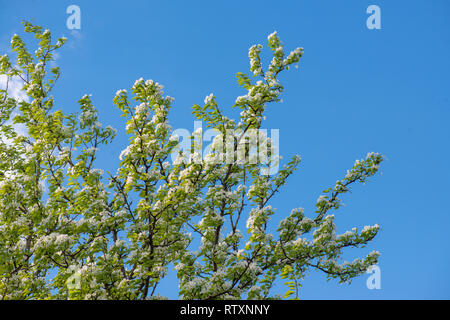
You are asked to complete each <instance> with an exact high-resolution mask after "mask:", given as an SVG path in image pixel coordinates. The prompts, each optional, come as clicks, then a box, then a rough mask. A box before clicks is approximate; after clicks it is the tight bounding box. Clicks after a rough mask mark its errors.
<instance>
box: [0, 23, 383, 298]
mask: <svg viewBox="0 0 450 320" xmlns="http://www.w3.org/2000/svg"><path fill="white" fill-rule="evenodd" d="M24 26H25V32H26V33H29V34H32V35H34V37H35V39H36V40H37V43H38V48H37V50H36V51H35V52H34V53H30V51H29V50H28V49H27V45H26V44H25V42H24V41H23V40H22V38H21V37H20V36H19V35H14V36H13V37H12V40H11V48H12V50H13V52H14V54H13V55H14V59H13V58H12V57H9V56H8V55H6V54H5V55H3V56H0V75H1V76H2V77H4V79H6V80H5V84H6V87H4V88H1V90H0V297H1V298H2V299H156V298H162V297H161V296H160V295H159V293H158V284H159V283H160V281H161V279H163V278H164V277H165V276H166V275H167V274H168V272H176V275H177V278H178V281H179V287H178V293H179V297H180V298H183V299H247V298H248V299H270V298H280V297H278V296H276V295H274V294H273V293H272V289H273V285H274V283H275V281H277V279H280V278H281V279H284V280H282V281H284V282H285V284H286V285H287V289H286V290H287V291H286V293H285V295H284V296H281V298H298V297H299V293H298V290H299V287H300V284H301V281H302V280H303V279H304V277H305V276H306V274H307V272H308V270H313V269H317V270H320V271H322V272H324V273H326V274H327V276H328V277H329V278H336V279H338V281H340V282H348V281H351V279H352V278H354V277H356V276H358V275H360V274H362V273H364V272H366V270H367V268H368V267H369V266H371V265H373V264H376V263H377V261H378V257H379V253H378V252H371V253H369V254H368V255H366V256H365V257H363V258H360V259H355V260H354V261H351V262H346V261H343V259H342V254H343V251H344V249H345V248H348V247H364V246H365V245H366V244H367V243H369V242H370V241H371V240H372V239H373V238H374V237H375V235H376V234H377V232H378V230H379V226H378V225H377V224H376V225H374V226H366V227H364V228H363V229H362V230H358V229H357V228H353V229H352V230H351V231H347V232H345V233H343V234H337V232H336V225H335V222H334V219H335V217H334V215H333V214H332V211H333V210H336V209H339V207H340V205H341V199H340V197H341V195H343V194H345V193H347V192H349V190H350V187H351V186H352V185H353V184H354V183H357V182H362V183H364V182H366V179H368V178H369V177H371V176H373V175H374V174H375V173H376V172H377V171H378V168H379V165H380V163H381V162H382V161H383V157H382V156H381V155H380V154H377V153H369V154H367V156H366V157H365V158H364V159H362V160H358V161H356V162H355V164H354V165H353V167H352V168H351V169H350V170H348V171H347V173H346V175H345V176H344V177H343V178H342V179H341V180H339V181H337V182H336V184H335V185H334V186H331V187H330V188H328V189H326V190H324V191H323V193H322V195H321V196H320V197H319V198H318V200H317V203H316V204H315V208H316V209H315V212H311V213H309V214H308V215H307V214H306V213H305V212H304V210H303V209H302V208H295V209H292V211H291V212H290V213H289V212H287V213H277V214H281V215H282V216H283V219H282V220H281V222H280V223H279V225H278V226H271V224H272V223H271V216H272V215H274V212H275V211H274V210H275V209H274V208H273V207H272V206H271V205H270V203H271V200H272V199H273V197H274V196H275V195H276V193H278V192H280V191H281V189H282V187H283V186H284V185H285V183H286V180H287V178H288V177H289V176H290V175H291V174H293V172H294V171H295V170H296V168H297V166H298V165H299V163H300V157H299V156H295V157H293V158H292V159H291V160H290V161H288V162H287V164H285V165H284V166H283V167H282V168H281V169H280V170H277V172H275V173H273V172H272V173H270V174H269V171H270V168H271V167H272V166H273V165H274V164H277V163H278V162H279V161H280V159H279V157H277V154H276V150H275V149H274V148H273V145H272V141H271V139H270V138H269V137H268V136H267V135H265V134H264V132H263V131H261V130H259V129H261V124H262V122H263V120H264V117H265V116H264V113H265V110H266V108H267V107H269V105H270V104H273V103H277V102H279V101H280V94H281V93H282V91H283V86H282V84H281V83H280V81H279V74H280V73H281V72H283V71H285V70H288V69H289V68H290V67H291V66H293V65H295V64H297V63H298V62H299V61H300V59H301V57H302V55H303V48H296V49H295V50H293V51H291V52H290V53H288V54H286V53H285V51H284V46H283V44H282V43H281V41H280V39H279V37H278V34H277V33H276V32H274V33H272V34H271V35H269V37H268V47H269V49H270V51H271V55H272V60H271V61H270V63H269V65H268V67H267V68H265V67H264V66H263V63H262V60H263V59H261V57H260V55H261V51H262V46H261V45H259V44H258V45H254V46H252V47H251V48H250V49H249V54H248V56H249V59H250V73H249V74H245V73H238V74H237V79H238V83H239V85H240V86H241V87H242V88H243V89H244V90H245V91H246V94H245V95H243V96H240V97H238V98H237V99H236V102H235V104H234V106H233V107H234V108H237V109H238V110H239V111H240V117H239V119H236V120H234V119H231V118H229V117H227V116H225V115H224V114H225V113H224V111H225V110H224V109H223V108H220V107H219V105H218V103H217V102H216V98H215V96H214V95H212V94H211V95H209V96H208V97H206V99H205V100H204V104H202V105H194V106H193V116H194V118H195V119H196V120H199V121H202V122H204V123H206V124H207V125H208V127H209V128H211V129H213V130H214V131H215V132H216V133H217V134H216V136H215V137H214V139H213V143H212V144H211V148H210V152H209V153H207V154H205V155H203V154H201V152H199V150H201V148H202V144H201V137H202V131H201V130H197V131H196V132H194V133H193V134H192V136H191V137H190V144H189V146H190V148H189V150H186V148H184V149H181V148H180V145H181V142H180V139H179V138H178V137H177V136H176V135H174V134H173V129H172V128H171V127H170V126H169V123H168V114H169V111H170V108H171V104H172V101H173V98H171V97H170V96H167V95H164V92H163V87H162V85H160V84H159V83H157V82H154V81H152V80H144V79H139V80H137V81H136V82H135V83H134V85H133V86H132V87H131V90H129V92H128V91H127V90H119V91H117V93H116V95H115V97H114V99H113V103H114V105H115V106H116V107H117V108H118V109H119V110H120V111H121V113H122V116H123V117H124V118H125V120H126V133H127V135H128V136H129V138H130V139H129V145H128V146H127V148H126V149H125V150H123V152H122V153H121V155H120V166H119V168H118V169H117V171H116V172H113V173H111V172H104V171H103V170H101V168H97V167H96V164H97V162H98V161H96V160H97V156H98V152H99V151H100V149H101V148H102V147H104V146H106V145H108V144H110V143H111V142H112V141H113V139H114V138H115V136H116V130H115V129H113V128H112V127H110V126H106V127H104V126H103V125H102V124H101V123H100V121H99V114H98V111H97V109H96V108H95V107H94V105H93V104H92V102H91V98H90V96H89V95H85V96H83V97H82V98H81V99H80V100H79V105H80V110H79V112H78V113H73V114H68V113H65V112H64V111H63V110H55V108H54V106H55V105H56V103H55V100H54V97H53V96H52V95H51V91H52V89H53V87H54V85H55V82H56V81H57V80H58V78H59V76H60V70H59V68H58V67H54V66H53V67H52V64H51V63H50V62H51V61H52V59H53V57H54V53H55V51H56V50H58V49H59V48H60V47H61V46H63V45H64V43H65V42H66V39H65V38H60V39H58V40H57V41H56V43H54V42H52V37H51V33H50V31H49V30H44V29H43V28H42V27H39V26H36V25H32V24H31V23H29V22H24ZM17 80H19V81H20V82H21V84H22V90H23V92H24V94H25V95H26V96H27V99H18V98H17V97H14V96H11V94H10V93H9V90H8V84H9V83H10V81H17ZM18 126H22V127H23V128H25V130H24V132H23V130H22V131H21V130H18ZM250 133H252V134H250ZM255 135H256V139H255V140H253V141H252V138H253V137H254V136H255ZM255 141H256V142H255ZM225 146H227V148H225ZM252 150H253V151H254V150H257V152H256V156H255V152H252ZM262 151H264V152H263V153H262V154H263V156H259V155H260V154H261V152H262ZM172 157H174V160H173V161H171V159H172ZM226 159H228V160H229V161H226ZM308 216H309V217H308ZM241 230H242V231H241ZM171 266H174V267H175V270H172V268H171ZM74 275H76V277H77V279H76V280H77V281H75V285H74V284H73V283H72V282H71V281H72V280H73V279H74ZM176 290H177V289H175V288H174V291H176Z"/></svg>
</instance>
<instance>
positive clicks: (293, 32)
mask: <svg viewBox="0 0 450 320" xmlns="http://www.w3.org/2000/svg"><path fill="white" fill-rule="evenodd" d="M71 4H76V5H78V6H79V7H80V8H81V13H82V17H81V19H82V21H81V30H79V33H77V34H73V33H71V31H70V30H68V29H67V28H66V19H67V17H68V14H66V8H67V6H68V5H71ZM371 4H376V5H378V6H379V7H380V8H381V24H382V29H381V30H369V29H367V27H366V19H367V17H368V14H366V8H367V7H368V6H369V5H371ZM449 18H450V2H449V1H446V0H433V1H429V0H428V1H427V0H421V1H381V0H371V1H366V0H346V1H335V0H333V1H331V0H329V1H313V0H308V1H300V0H298V1H278V2H274V1H261V0H260V1H231V0H230V1H189V2H188V1H80V0H74V1H61V0H59V1H25V0H22V1H9V0H8V1H5V0H0V30H1V31H0V49H1V50H0V51H2V52H5V50H7V48H8V45H9V40H10V38H11V36H12V35H13V34H14V33H21V32H22V25H21V24H20V21H21V20H22V19H26V20H29V21H31V22H34V23H36V24H39V25H42V26H44V27H46V28H49V29H51V30H52V32H53V34H54V35H55V36H62V35H65V36H66V37H67V38H68V43H67V45H66V46H65V47H64V48H63V49H62V50H60V57H59V58H58V60H57V61H56V63H57V64H58V65H59V66H60V67H61V69H62V77H61V79H60V80H59V84H58V85H57V87H56V89H55V98H56V101H57V107H58V108H62V109H63V110H65V111H68V112H70V111H74V110H75V109H76V108H77V103H76V101H77V100H78V99H79V98H80V97H81V96H82V95H84V94H85V93H92V94H93V101H94V102H95V104H96V105H97V107H98V108H99V111H100V117H101V120H102V123H103V124H105V125H106V124H110V125H112V126H114V127H115V128H117V129H118V130H119V133H123V118H119V114H120V113H119V111H118V110H116V109H115V108H114V107H113V106H112V98H113V96H114V94H115V92H116V91H117V90H118V89H129V88H130V87H131V86H132V84H133V83H134V81H135V80H136V79H138V78H140V77H144V78H149V79H154V80H155V81H158V82H160V83H162V84H163V85H164V86H165V88H166V90H165V92H166V93H167V94H169V95H171V96H173V97H175V98H176V100H175V102H174V107H173V109H172V114H171V118H170V119H171V124H172V126H173V127H174V128H187V129H192V128H193V118H192V116H191V106H192V104H194V103H201V102H203V99H204V97H205V96H206V95H208V94H209V93H211V92H213V93H214V94H215V95H216V97H217V101H218V102H219V103H220V104H221V106H222V108H224V110H226V111H230V110H231V105H232V104H233V102H234V100H235V98H236V96H238V95H242V94H244V93H243V91H241V89H239V88H238V86H237V84H236V80H235V74H236V72H238V71H243V72H246V71H247V70H248V68H249V63H248V58H247V53H248V48H249V47H250V46H251V45H252V44H255V43H262V44H263V45H266V39H267V35H268V34H270V33H271V32H273V31H274V30H277V31H278V33H279V35H280V37H281V39H282V41H283V42H284V44H285V46H286V49H287V50H288V49H294V48H295V47H297V46H303V47H304V48H305V54H304V57H303V58H302V61H301V63H300V67H299V69H298V70H297V69H293V70H290V71H289V72H287V73H285V74H284V75H283V76H282V81H283V83H284V85H285V93H284V94H283V99H284V102H283V103H281V104H277V105H272V106H270V108H269V111H268V114H267V121H266V122H265V124H264V127H266V128H269V129H270V128H279V129H280V144H281V146H280V149H281V154H282V155H283V156H284V157H285V159H287V158H288V157H290V156H292V155H293V154H300V155H301V156H302V158H303V162H302V164H301V166H300V168H299V170H298V171H297V173H296V174H295V175H294V176H293V177H291V178H290V180H289V181H288V184H287V186H286V187H285V189H284V193H280V194H279V195H278V196H277V198H276V199H275V201H274V203H273V205H274V206H275V207H277V215H278V218H276V219H279V218H281V217H283V216H284V215H286V214H288V213H289V211H290V209H291V208H294V207H299V206H301V207H304V208H305V209H306V212H311V211H312V210H313V205H314V203H315V201H316V199H317V197H318V196H319V195H320V192H321V190H323V189H325V188H327V187H328V186H331V185H334V183H335V182H336V180H338V179H340V178H342V177H343V176H344V175H345V173H346V170H347V169H349V168H350V167H351V165H352V164H353V162H354V161H355V159H358V158H361V157H364V156H365V155H366V153H367V152H370V151H374V152H380V153H382V154H384V155H385V156H386V161H385V162H384V163H383V165H382V168H381V171H380V172H381V174H378V175H377V176H376V177H375V178H374V179H371V181H370V182H369V183H368V184H366V185H362V186H358V187H356V188H354V189H353V192H352V194H350V195H348V196H346V197H345V198H344V199H343V201H344V203H345V204H346V206H345V207H343V208H341V209H340V210H339V211H338V212H335V215H336V222H337V224H338V231H339V232H344V231H345V230H347V229H350V228H351V227H353V226H357V227H363V226H364V225H368V224H370V225H372V224H375V223H379V224H380V226H381V230H380V232H379V234H378V236H377V238H376V239H375V240H374V241H373V243H371V244H370V246H368V247H367V248H364V249H361V250H355V251H351V252H349V255H348V256H349V257H356V256H362V254H363V253H367V252H369V251H372V250H378V251H380V252H381V257H380V264H379V266H380V268H381V287H382V288H381V290H369V289H367V288H366V279H367V277H368V275H364V276H362V277H360V278H358V279H356V280H354V281H353V283H352V284H351V285H339V284H338V283H337V282H335V281H330V282H326V281H325V277H324V275H322V274H320V273H316V272H312V273H311V275H310V277H309V278H307V279H306V280H305V282H304V284H303V288H302V292H301V298H303V299H317V298H320V299H449V298H450V275H449V270H450V255H449V253H450V250H449V249H450V240H449V233H450V209H449V203H448V202H449V200H450V148H449V147H450V143H449V142H450V126H449V120H450V91H449V88H450V87H449V84H450V83H449V82H450V81H449V75H450V59H449V58H450V41H449V40H450V24H449V22H450V19H449ZM230 112H231V111H230ZM126 139H127V138H126V137H124V136H121V137H119V138H118V139H117V141H116V143H115V144H114V145H113V146H112V147H111V148H110V149H108V150H103V152H104V156H103V157H102V158H101V162H100V163H99V164H98V166H100V167H102V166H105V167H107V168H110V169H114V168H115V167H116V166H117V164H118V163H119V159H118V155H119V153H120V151H121V149H122V148H123V147H124V145H125V143H126ZM276 219H275V220H276ZM176 289H177V287H176V284H175V282H174V278H173V277H172V278H169V279H167V280H166V281H165V282H164V286H163V288H162V290H161V294H166V295H168V296H170V297H176Z"/></svg>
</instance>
